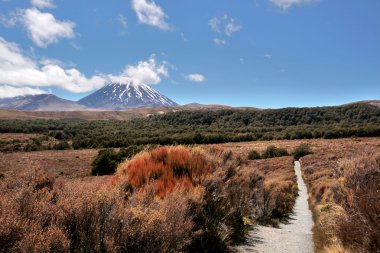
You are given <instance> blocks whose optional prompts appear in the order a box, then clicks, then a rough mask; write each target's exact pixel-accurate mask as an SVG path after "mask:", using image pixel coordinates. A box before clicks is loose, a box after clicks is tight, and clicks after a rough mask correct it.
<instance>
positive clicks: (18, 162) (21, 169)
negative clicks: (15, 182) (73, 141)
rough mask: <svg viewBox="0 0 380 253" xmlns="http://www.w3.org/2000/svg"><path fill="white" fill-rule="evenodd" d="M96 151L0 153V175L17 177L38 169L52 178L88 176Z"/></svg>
mask: <svg viewBox="0 0 380 253" xmlns="http://www.w3.org/2000/svg"><path fill="white" fill-rule="evenodd" d="M96 155H97V150H95V149H91V150H62V151H55V150H49V151H36V152H14V153H1V152H0V173H3V174H4V175H5V176H6V177H17V176H18V175H19V174H22V173H25V172H27V171H28V170H31V169H33V168H40V169H42V170H44V171H47V172H49V173H50V174H52V175H54V176H64V177H69V178H75V177H84V176H88V175H89V174H90V172H91V163H92V161H93V160H94V158H95V157H96Z"/></svg>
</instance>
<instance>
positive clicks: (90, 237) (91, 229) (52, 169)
mask: <svg viewBox="0 0 380 253" xmlns="http://www.w3.org/2000/svg"><path fill="white" fill-rule="evenodd" d="M302 143H308V144H309V145H310V147H311V149H312V151H313V154H312V155H308V156H305V157H303V158H302V159H301V164H302V169H303V173H304V177H305V181H306V183H307V184H308V188H309V197H310V199H309V203H310V206H311V209H312V211H313V214H314V219H315V222H316V226H315V228H314V240H315V242H316V245H317V250H318V251H320V252H321V251H322V250H326V251H329V250H330V252H333V251H332V250H333V249H335V250H337V252H339V250H341V252H343V251H342V250H343V249H344V250H346V251H349V250H350V251H352V252H366V251H368V252H377V251H376V250H378V248H376V247H378V246H379V241H378V240H379V238H380V236H379V231H380V227H379V225H380V221H379V217H380V213H379V203H380V199H379V196H380V192H379V185H380V181H379V180H380V179H379V178H380V176H379V173H380V172H379V154H380V139H379V138H360V139H338V140H294V141H289V140H284V141H260V142H246V143H227V144H218V145H199V146H193V147H182V146H176V147H159V148H156V149H146V150H145V151H143V152H142V153H140V154H138V155H136V156H135V157H133V158H131V159H130V160H126V161H124V162H123V163H121V164H120V165H119V167H118V169H117V172H116V173H115V175H110V176H90V172H91V162H92V161H93V160H94V158H95V157H96V155H97V150H64V151H58V150H57V151H36V152H17V153H0V194H1V196H2V197H1V198H0V252H226V251H228V250H229V246H230V245H232V244H234V243H236V242H237V241H239V240H241V239H242V238H244V234H245V232H246V231H247V229H249V228H250V226H251V225H254V224H255V223H258V222H260V223H265V224H272V225H276V224H278V223H279V222H281V221H283V220H284V219H286V218H287V217H288V215H289V214H290V213H291V211H292V207H293V204H294V201H295V198H296V194H297V185H296V180H295V174H294V171H293V157H292V156H284V157H277V158H270V159H260V160H248V159H247V155H248V153H249V152H250V151H251V150H256V151H258V152H259V153H262V152H264V150H265V149H266V148H267V147H268V146H270V145H275V146H277V147H281V148H285V149H287V150H288V152H289V153H291V152H292V150H293V149H294V148H296V147H297V146H299V145H300V144H302ZM364 185H365V186H366V187H363V186H364ZM355 238H359V239H362V240H357V239H355Z"/></svg>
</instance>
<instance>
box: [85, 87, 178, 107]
mask: <svg viewBox="0 0 380 253" xmlns="http://www.w3.org/2000/svg"><path fill="white" fill-rule="evenodd" d="M78 103H79V104H82V105H85V106H88V107H91V108H98V109H105V110H124V109H128V108H137V107H157V106H176V105H177V104H176V103H175V102H173V101H172V100H170V99H169V98H167V97H165V96H164V95H162V94H160V93H159V92H157V91H155V90H154V89H152V88H151V87H150V86H149V85H146V84H137V83H134V82H133V81H130V82H127V83H121V82H112V83H109V84H107V85H106V86H104V87H103V88H101V89H100V90H98V91H95V92H94V93H92V94H90V95H88V96H87V97H85V98H82V99H81V100H79V101H78Z"/></svg>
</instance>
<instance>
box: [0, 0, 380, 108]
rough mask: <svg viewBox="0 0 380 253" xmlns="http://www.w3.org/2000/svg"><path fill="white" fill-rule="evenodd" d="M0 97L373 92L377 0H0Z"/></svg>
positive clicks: (241, 102) (291, 102)
mask: <svg viewBox="0 0 380 253" xmlns="http://www.w3.org/2000/svg"><path fill="white" fill-rule="evenodd" d="M0 6H1V8H0V22H1V25H0V83H1V85H0V97H6V96H13V95H23V94H37V93H41V92H52V93H54V94H56V95H58V96H60V97H63V98H67V99H72V100H78V99H80V98H82V97H84V96H86V95H88V94H90V93H91V92H93V91H94V90H96V89H98V88H100V87H101V86H102V85H104V84H105V83H107V82H109V81H124V80H129V79H131V80H134V81H136V82H148V84H151V86H152V87H153V88H154V89H156V90H158V91H159V92H161V93H163V94H164V95H166V96H168V97H169V98H171V99H172V100H174V101H176V102H177V103H179V104H186V103H192V102H198V103H203V104H226V105H231V106H254V107H261V108H268V107H270V108H279V107H289V106H318V105H336V104H343V103H347V102H352V101H357V100H367V99H380V1H378V0H364V1H354V0H349V1H347V0H334V1H331V0H256V1H255V0H242V1H232V0H218V1H215V0H187V1H185V0H175V1H168V0H156V1H151V0H112V1H94V0H92V1H90V0H81V1H64V0H31V1H25V0H23V1H21V0H0Z"/></svg>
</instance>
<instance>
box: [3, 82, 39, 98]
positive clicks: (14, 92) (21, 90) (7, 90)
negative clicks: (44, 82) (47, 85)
mask: <svg viewBox="0 0 380 253" xmlns="http://www.w3.org/2000/svg"><path fill="white" fill-rule="evenodd" d="M44 93H47V92H46V91H44V90H41V89H38V88H30V87H13V86H10V85H0V98H9V97H17V96H25V95H38V94H44Z"/></svg>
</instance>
